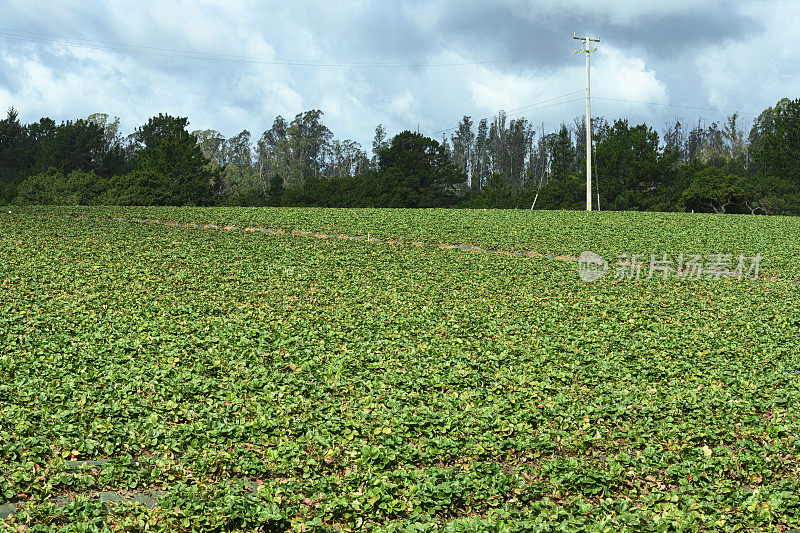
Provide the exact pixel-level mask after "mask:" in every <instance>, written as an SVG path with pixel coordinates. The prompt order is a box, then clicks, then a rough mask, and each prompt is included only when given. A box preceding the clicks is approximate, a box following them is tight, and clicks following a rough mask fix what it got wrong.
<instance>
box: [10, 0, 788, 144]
mask: <svg viewBox="0 0 800 533" xmlns="http://www.w3.org/2000/svg"><path fill="white" fill-rule="evenodd" d="M797 28H800V2H798V1H796V0H794V1H787V0H783V1H781V0H774V1H773V0H758V1H748V0H730V1H715V0H705V1H690V0H671V1H670V2H650V1H643V0H605V1H598V2H585V1H579V0H559V1H557V2H551V1H532V0H531V1H524V0H494V1H492V2H485V1H483V2H482V1H477V0H475V1H473V0H469V1H468V0H462V1H459V2H456V1H449V0H430V1H429V0H409V1H404V2H397V1H389V0H385V1H381V2H377V1H374V2H369V1H364V0H361V1H359V0H353V1H337V2H330V1H321V0H295V1H293V2H258V1H247V0H222V1H215V0H195V1H189V0H174V1H169V0H161V1H150V0H138V1H136V2H134V1H115V0H106V1H102V2H100V1H98V2H95V1H80V2H64V1H63V0H59V1H48V0H3V2H2V5H0V107H2V108H3V110H5V109H7V108H9V107H11V106H13V107H15V108H16V109H17V110H18V111H19V113H20V118H21V120H22V121H23V122H33V121H37V120H38V119H39V118H40V117H42V116H48V117H51V118H53V119H54V120H56V121H62V120H75V119H78V118H86V117H87V116H88V115H90V114H92V113H98V112H99V113H107V114H109V115H111V116H112V117H113V116H118V117H120V120H121V125H122V132H123V133H125V134H128V133H132V132H133V130H134V129H135V128H136V127H137V126H140V125H141V124H143V123H145V122H146V121H147V119H148V118H149V117H151V116H154V115H157V114H158V113H169V114H171V115H178V116H185V117H188V118H189V129H190V130H196V129H215V130H218V131H220V132H221V133H222V134H223V135H225V136H226V137H231V136H233V135H236V134H237V133H239V132H240V131H242V130H244V129H247V130H248V131H250V132H251V134H252V136H253V139H254V140H256V139H258V137H259V136H260V135H261V133H262V132H263V131H265V130H267V129H269V128H270V127H271V125H272V123H273V121H274V119H275V117H276V116H277V115H282V116H283V117H285V118H287V119H288V120H291V119H292V118H293V117H294V116H295V115H296V114H297V113H300V112H302V111H305V110H310V109H320V110H322V111H323V113H324V118H323V120H324V122H325V124H326V125H327V126H328V127H329V128H330V129H331V130H332V131H333V133H334V135H335V137H336V138H338V139H353V140H356V141H358V142H359V143H361V145H362V146H363V147H364V148H365V149H366V150H367V151H368V152H369V151H370V150H371V142H372V138H373V134H374V131H375V127H376V125H377V124H379V123H380V124H383V125H384V127H385V128H386V130H387V131H388V132H389V134H390V135H394V134H396V133H399V132H400V131H402V130H406V129H410V130H414V131H416V130H419V131H420V133H423V134H425V135H429V136H432V137H434V138H436V139H437V140H441V138H442V136H443V135H448V136H449V134H450V133H452V130H450V129H449V128H454V127H455V126H456V125H457V124H458V122H459V121H460V119H461V117H462V116H464V115H468V116H470V117H472V119H473V120H474V122H475V123H476V124H477V122H478V120H480V119H481V118H483V117H488V118H491V117H492V116H494V115H496V114H497V112H498V111H499V110H501V109H503V110H505V111H506V112H507V114H508V116H509V117H510V118H518V117H525V118H527V119H528V120H529V121H530V122H531V123H533V124H534V129H535V130H536V131H537V133H541V132H542V131H545V132H549V131H553V130H555V129H556V128H557V127H558V125H559V124H560V123H562V122H564V123H567V124H572V123H573V122H574V119H575V118H576V117H581V116H583V114H584V112H585V84H586V71H585V58H584V56H583V55H582V54H573V53H572V52H573V51H574V50H577V49H579V48H580V42H579V41H577V40H574V39H573V38H572V36H573V33H577V34H579V35H588V36H591V37H592V38H598V37H599V39H600V42H599V43H597V44H596V46H597V51H596V52H593V53H592V54H591V66H592V68H591V81H592V83H591V84H592V115H593V116H603V117H605V118H606V119H608V120H609V121H613V120H614V119H617V118H622V119H627V120H628V121H629V122H631V123H637V124H638V123H641V122H646V123H647V124H648V125H650V126H651V127H653V128H654V129H656V130H657V131H659V132H661V131H663V129H664V128H665V127H666V126H667V124H668V123H674V121H675V120H676V119H680V120H681V121H682V122H683V123H685V124H686V123H689V124H695V123H696V122H697V121H698V120H699V119H700V118H703V119H704V120H706V121H707V122H711V121H724V120H725V117H727V116H728V115H730V114H732V113H735V112H738V113H740V116H741V118H742V120H743V121H744V123H745V124H748V123H750V122H752V120H753V119H754V118H755V117H756V116H757V114H758V113H759V112H760V111H762V110H763V109H765V108H767V107H769V106H772V105H774V104H775V103H776V102H777V101H778V100H779V99H781V98H784V97H788V98H797V97H800V94H798V88H800V58H798V57H797V54H796V53H795V52H794V46H793V43H794V42H795V41H796V40H797V37H796V31H795V30H796V29H797Z"/></svg>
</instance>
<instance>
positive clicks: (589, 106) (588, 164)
mask: <svg viewBox="0 0 800 533" xmlns="http://www.w3.org/2000/svg"><path fill="white" fill-rule="evenodd" d="M572 38H573V39H578V40H579V41H581V42H582V43H583V48H582V49H581V50H576V51H575V52H572V53H573V54H582V53H583V54H586V210H587V211H591V210H592V104H591V90H590V83H589V80H590V78H589V54H591V53H592V52H596V51H597V48H589V47H590V46H591V44H590V43H599V42H600V39H590V38H589V37H588V36H587V37H578V36H577V35H575V34H574V33H573V34H572Z"/></svg>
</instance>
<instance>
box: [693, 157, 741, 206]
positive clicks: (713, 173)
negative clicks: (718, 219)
mask: <svg viewBox="0 0 800 533" xmlns="http://www.w3.org/2000/svg"><path fill="white" fill-rule="evenodd" d="M745 195H746V191H745V189H744V187H743V182H742V178H740V177H739V176H736V175H734V174H727V173H725V171H723V170H722V169H720V168H717V167H714V166H708V165H707V166H704V167H702V168H700V169H699V170H698V171H697V172H696V173H695V174H694V175H693V176H692V178H691V181H690V182H689V186H688V188H687V189H686V190H684V191H683V201H684V203H685V205H686V208H687V209H693V210H699V211H708V210H709V209H710V210H711V211H713V212H715V213H725V212H726V211H727V210H728V208H729V207H730V206H732V205H733V204H735V203H736V202H737V201H741V200H742V198H743V197H744V196H745Z"/></svg>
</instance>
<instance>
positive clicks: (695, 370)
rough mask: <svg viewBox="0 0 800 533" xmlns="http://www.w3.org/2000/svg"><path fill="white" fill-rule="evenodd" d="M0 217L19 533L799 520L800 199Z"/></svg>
mask: <svg viewBox="0 0 800 533" xmlns="http://www.w3.org/2000/svg"><path fill="white" fill-rule="evenodd" d="M12 211H13V210H12ZM132 218H137V219H147V220H156V219H157V220H159V221H160V222H175V223H177V224H176V225H165V224H163V223H154V222H151V223H147V222H137V221H133V220H132ZM114 219H119V220H114ZM186 223H194V224H196V225H198V226H202V225H203V224H213V225H214V226H217V227H219V228H220V229H214V228H213V227H208V228H205V229H203V228H202V227H195V226H189V225H182V224H186ZM0 225H1V226H0V230H1V231H0V252H2V261H0V512H1V513H2V514H0V517H1V518H4V521H2V522H0V524H2V525H0V527H1V528H5V529H7V530H9V531H15V532H18V533H21V532H23V531H29V532H32V531H52V530H63V531H141V530H145V529H146V530H150V531H187V532H188V531H252V530H263V531H341V530H344V531H387V532H388V531H397V532H400V531H409V532H410V531H429V530H430V531H433V530H437V531H487V530H489V531H673V530H683V531H694V530H702V531H791V530H792V529H795V530H797V528H800V479H799V478H798V474H799V472H798V470H799V469H800V457H799V455H800V440H798V437H797V436H798V432H799V431H800V410H799V409H798V407H799V406H800V356H799V355H798V348H800V301H798V293H799V292H800V286H799V285H798V283H797V281H798V280H800V275H798V274H797V272H796V267H795V264H796V263H797V261H798V257H800V221H799V220H797V219H793V218H780V217H750V216H735V215H731V216H711V215H691V214H654V213H647V214H645V213H642V214H639V213H591V214H587V213H582V212H529V211H479V210H476V211H445V210H430V211H412V210H318V209H286V210H280V209H243V208H227V209H222V208H221V209H201V208H182V209H174V208H160V209H159V208H147V209H145V208H130V209H128V208H114V209H101V208H93V209H77V208H29V209H23V210H19V211H14V212H13V213H8V212H7V210H5V211H4V212H3V213H2V214H0ZM225 225H229V226H235V228H232V229H229V230H225V229H221V228H223V227H224V226H225ZM254 227H260V228H275V229H280V230H282V231H283V232H284V233H275V234H272V233H270V234H267V233H263V232H257V231H245V230H246V229H247V228H251V229H252V228H254ZM299 230H303V231H309V232H322V233H324V234H325V235H329V234H331V233H333V234H336V235H339V234H343V235H347V236H359V237H361V238H362V240H352V239H345V238H336V237H334V238H318V237H315V236H313V235H310V236H308V235H306V236H304V235H291V234H290V232H292V231H295V232H297V231H299ZM364 237H366V239H365V238H364ZM372 237H375V238H378V239H380V240H382V241H386V240H389V239H392V240H395V241H397V242H395V243H387V242H372V241H368V240H367V239H371V238H372ZM411 243H417V245H413V244H411ZM439 244H449V245H458V244H471V245H474V246H476V247H480V248H482V249H484V250H501V251H510V252H515V251H516V252H528V251H535V252H537V253H539V254H545V255H546V254H553V255H562V254H571V255H577V254H579V253H580V252H582V251H584V250H592V251H595V252H598V253H600V254H602V255H604V256H606V257H607V258H609V259H610V258H612V257H613V256H615V255H617V254H622V253H644V254H650V253H654V254H659V255H660V254H661V253H667V254H671V255H677V254H678V253H681V252H685V253H698V254H709V253H717V252H719V253H728V254H745V255H756V254H760V255H761V256H762V257H763V260H762V263H761V269H762V272H761V277H762V279H758V280H749V279H741V280H739V279H733V278H722V279H701V280H686V279H672V278H671V279H661V278H657V279H643V280H637V281H632V280H617V279H614V277H613V276H606V277H604V278H602V279H599V280H597V281H595V282H592V283H585V282H582V281H581V280H580V279H579V277H578V269H577V265H576V264H575V263H574V262H572V261H566V260H559V259H554V258H548V257H546V256H545V257H539V256H537V257H528V256H515V255H508V254H497V253H492V252H485V251H484V252H472V251H461V250H458V249H441V248H440V247H438V246H434V245H439Z"/></svg>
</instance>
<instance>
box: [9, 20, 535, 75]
mask: <svg viewBox="0 0 800 533" xmlns="http://www.w3.org/2000/svg"><path fill="white" fill-rule="evenodd" d="M0 38H4V39H17V40H24V41H32V42H38V43H43V44H56V45H63V46H67V47H77V48H88V49H93V50H102V51H107V52H118V53H133V54H139V55H148V56H155V57H167V58H176V59H189V60H195V61H217V62H230V63H254V64H265V65H287V66H303V67H342V68H401V69H402V68H431V67H461V66H473V65H491V64H502V63H519V62H523V61H529V58H518V59H501V60H491V61H473V62H450V63H406V64H400V63H380V62H352V61H323V60H314V59H279V58H267V57H257V56H243V55H232V54H221V53H213V52H200V51H193V50H181V49H176V48H160V47H154V46H141V45H132V44H124V43H115V42H109V41H97V40H91V39H82V38H77V37H67V36H62V35H53V34H47V33H39V32H31V31H25V30H14V29H11V28H4V27H0Z"/></svg>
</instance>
